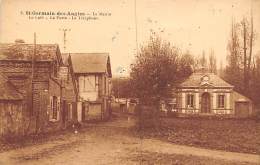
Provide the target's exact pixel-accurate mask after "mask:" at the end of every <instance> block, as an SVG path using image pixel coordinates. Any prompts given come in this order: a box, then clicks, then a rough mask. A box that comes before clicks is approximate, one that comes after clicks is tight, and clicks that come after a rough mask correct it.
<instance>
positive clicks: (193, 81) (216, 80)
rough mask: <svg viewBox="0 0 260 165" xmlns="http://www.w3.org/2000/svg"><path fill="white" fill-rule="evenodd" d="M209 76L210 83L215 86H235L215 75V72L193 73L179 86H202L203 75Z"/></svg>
mask: <svg viewBox="0 0 260 165" xmlns="http://www.w3.org/2000/svg"><path fill="white" fill-rule="evenodd" d="M204 76H208V78H209V80H208V85H211V86H213V87H230V88H232V87H233V86H232V85H231V84H229V83H227V82H226V81H224V80H223V79H221V78H220V77H219V76H217V75H215V74H214V73H200V72H199V73H193V74H192V75H191V76H190V77H188V78H187V79H186V80H185V81H184V82H182V83H181V84H180V85H179V86H180V87H200V86H201V85H202V84H201V81H202V77H204Z"/></svg>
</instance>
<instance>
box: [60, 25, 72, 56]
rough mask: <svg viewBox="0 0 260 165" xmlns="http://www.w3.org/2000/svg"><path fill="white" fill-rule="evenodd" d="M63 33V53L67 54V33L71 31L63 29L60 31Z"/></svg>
mask: <svg viewBox="0 0 260 165" xmlns="http://www.w3.org/2000/svg"><path fill="white" fill-rule="evenodd" d="M59 30H61V31H63V52H64V53H65V52H66V48H67V47H66V43H67V39H66V37H67V32H68V31H70V29H67V28H63V29H59Z"/></svg>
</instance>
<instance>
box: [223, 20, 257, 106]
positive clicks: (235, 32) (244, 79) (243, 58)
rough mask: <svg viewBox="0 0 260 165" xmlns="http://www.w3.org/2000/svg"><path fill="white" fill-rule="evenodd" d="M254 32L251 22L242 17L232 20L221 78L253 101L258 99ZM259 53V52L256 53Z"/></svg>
mask: <svg viewBox="0 0 260 165" xmlns="http://www.w3.org/2000/svg"><path fill="white" fill-rule="evenodd" d="M255 38H256V32H255V31H254V29H253V18H252V16H251V22H249V21H248V20H247V18H244V19H243V20H242V21H240V22H232V27H231V34H230V39H229V41H228V45H227V50H228V54H227V66H226V68H225V70H224V74H223V75H222V76H223V78H224V79H225V80H226V81H227V82H229V83H231V84H233V85H234V86H235V90H237V91H238V92H240V93H243V94H244V95H246V96H247V97H249V98H251V99H252V100H253V101H254V102H255V103H258V102H259V101H260V100H259V99H258V98H259V97H260V94H259V93H260V87H259V85H258V84H259V83H260V80H259V75H260V74H259V70H260V65H259V64H257V63H259V62H260V61H257V60H258V59H259V55H257V53H256V54H254V52H253V44H254V41H255ZM258 54H259V53H258Z"/></svg>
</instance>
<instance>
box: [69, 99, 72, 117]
mask: <svg viewBox="0 0 260 165" xmlns="http://www.w3.org/2000/svg"><path fill="white" fill-rule="evenodd" d="M68 117H69V120H72V104H71V103H68Z"/></svg>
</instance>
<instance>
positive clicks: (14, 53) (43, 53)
mask: <svg viewBox="0 0 260 165" xmlns="http://www.w3.org/2000/svg"><path fill="white" fill-rule="evenodd" d="M33 54H34V44H27V43H0V60H31V59H32V55H33ZM56 56H57V57H56ZM55 58H57V59H58V60H59V61H60V62H61V56H60V50H59V46H58V45H57V44H36V55H35V57H34V59H35V60H38V61H52V60H53V59H55Z"/></svg>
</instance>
